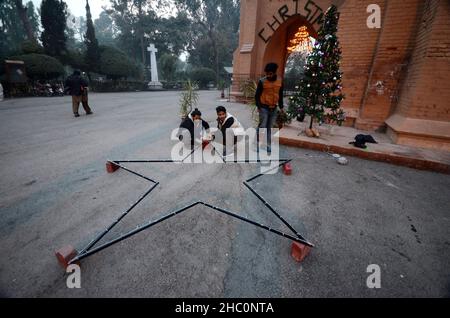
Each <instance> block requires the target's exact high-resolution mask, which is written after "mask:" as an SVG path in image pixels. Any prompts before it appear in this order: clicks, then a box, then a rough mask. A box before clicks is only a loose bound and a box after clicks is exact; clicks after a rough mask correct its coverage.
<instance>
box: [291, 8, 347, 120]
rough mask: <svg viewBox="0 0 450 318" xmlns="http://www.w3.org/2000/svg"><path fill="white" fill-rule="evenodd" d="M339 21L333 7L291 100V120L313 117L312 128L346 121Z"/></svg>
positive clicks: (328, 11)
mask: <svg viewBox="0 0 450 318" xmlns="http://www.w3.org/2000/svg"><path fill="white" fill-rule="evenodd" d="M338 21H339V12H338V11H337V8H336V6H334V5H333V6H331V7H330V8H329V9H328V10H327V12H326V13H325V18H324V22H323V25H322V27H321V28H320V30H319V33H318V38H317V41H316V43H315V45H314V47H313V49H312V52H311V53H310V54H309V55H308V57H307V62H306V65H305V73H304V77H303V79H302V80H301V81H300V84H299V85H298V86H296V91H295V93H294V95H293V96H292V97H291V98H290V100H289V110H288V113H289V115H290V116H291V117H296V116H301V115H302V113H305V114H307V115H310V116H311V122H310V126H309V129H312V127H313V123H314V119H316V120H317V121H318V122H319V123H322V122H325V121H326V122H336V123H337V124H339V125H341V124H342V122H343V121H344V120H345V116H344V112H343V110H342V109H341V108H340V106H341V102H342V100H343V99H344V95H343V94H342V93H341V90H342V84H341V79H342V73H341V72H340V71H339V64H340V59H341V49H340V47H339V41H338V38H337V35H336V33H337V25H338Z"/></svg>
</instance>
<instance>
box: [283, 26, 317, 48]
mask: <svg viewBox="0 0 450 318" xmlns="http://www.w3.org/2000/svg"><path fill="white" fill-rule="evenodd" d="M287 50H288V52H289V53H292V52H303V51H308V52H311V50H312V44H311V39H310V36H309V32H308V30H307V28H306V26H301V27H299V28H298V30H297V32H296V33H295V35H294V38H293V39H292V40H290V41H289V46H288V48H287Z"/></svg>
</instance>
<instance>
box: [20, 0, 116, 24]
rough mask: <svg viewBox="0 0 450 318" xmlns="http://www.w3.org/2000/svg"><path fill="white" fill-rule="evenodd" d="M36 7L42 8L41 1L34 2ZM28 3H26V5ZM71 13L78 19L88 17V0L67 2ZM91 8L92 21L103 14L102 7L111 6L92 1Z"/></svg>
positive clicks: (34, 0)
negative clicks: (86, 7)
mask: <svg viewBox="0 0 450 318" xmlns="http://www.w3.org/2000/svg"><path fill="white" fill-rule="evenodd" d="M32 1H33V3H34V5H35V7H36V8H39V7H40V6H41V0H32ZM25 2H27V1H24V3H25ZM65 2H66V3H67V7H68V8H69V11H70V12H71V13H72V14H73V15H74V16H76V17H79V16H83V17H86V9H85V6H86V0H65ZM89 6H90V7H91V14H92V19H94V20H95V19H97V18H98V16H99V15H100V12H102V6H107V7H108V6H109V1H108V0H90V1H89Z"/></svg>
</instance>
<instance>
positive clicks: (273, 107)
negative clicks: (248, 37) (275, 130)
mask: <svg viewBox="0 0 450 318" xmlns="http://www.w3.org/2000/svg"><path fill="white" fill-rule="evenodd" d="M277 70H278V65H277V64H276V63H269V64H267V65H266V67H265V69H264V72H265V73H266V76H265V77H263V78H261V79H260V80H259V82H258V87H257V88H256V96H255V100H256V107H257V108H258V111H259V126H258V129H257V131H258V132H257V135H258V136H257V138H258V142H259V129H261V128H263V129H264V128H265V129H267V131H266V134H267V151H268V152H271V148H270V145H271V141H272V138H271V129H272V127H273V125H274V124H275V122H276V120H277V116H278V111H277V107H279V108H280V110H283V108H284V105H283V83H282V82H281V80H280V79H278V77H277Z"/></svg>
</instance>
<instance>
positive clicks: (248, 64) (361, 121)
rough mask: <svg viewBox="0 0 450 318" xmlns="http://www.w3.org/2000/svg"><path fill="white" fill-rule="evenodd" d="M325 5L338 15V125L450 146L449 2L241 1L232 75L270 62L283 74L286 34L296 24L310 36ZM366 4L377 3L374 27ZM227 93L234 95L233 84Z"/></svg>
mask: <svg viewBox="0 0 450 318" xmlns="http://www.w3.org/2000/svg"><path fill="white" fill-rule="evenodd" d="M331 4H335V5H336V6H337V7H338V9H339V11H340V13H341V15H340V21H339V30H338V36H339V40H340V43H341V47H342V63H341V70H342V71H343V72H344V75H343V86H344V89H343V92H344V93H345V95H346V99H345V100H344V102H343V104H342V106H343V108H344V109H345V111H346V113H347V121H346V123H345V125H348V126H352V127H356V128H358V129H364V130H369V131H370V130H382V131H386V132H387V134H388V135H389V136H390V137H391V139H392V140H393V141H394V142H396V143H399V144H408V145H414V146H420V147H428V148H436V149H445V150H450V84H449V76H450V1H449V0H403V1H394V0H378V1H374V0H334V1H331V0H315V1H311V0H241V29H240V39H239V47H238V49H237V50H236V51H235V53H234V62H233V70H234V75H233V78H234V79H235V80H236V79H242V78H252V79H256V78H258V77H259V76H260V75H261V73H262V71H263V68H264V65H265V64H266V63H267V62H272V61H273V62H277V63H278V64H280V66H281V68H280V75H283V74H281V73H282V72H283V71H284V65H285V63H286V60H287V57H288V53H287V50H286V48H287V46H288V43H289V40H290V39H291V38H292V37H293V35H294V34H295V32H296V31H297V30H298V28H299V27H300V26H303V25H305V26H306V27H307V28H308V31H309V33H310V34H311V36H315V35H316V34H317V31H318V29H319V27H320V22H321V14H322V13H323V12H325V11H326V9H327V8H328V7H329V6H330V5H331ZM371 4H377V5H378V6H379V8H380V9H381V11H380V12H381V16H380V17H381V27H380V28H369V27H368V26H367V19H368V17H369V16H370V15H371V12H367V8H368V6H369V5H371ZM232 94H234V95H235V96H238V95H239V94H240V93H239V88H238V85H237V84H236V82H235V85H234V86H233V92H232Z"/></svg>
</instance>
